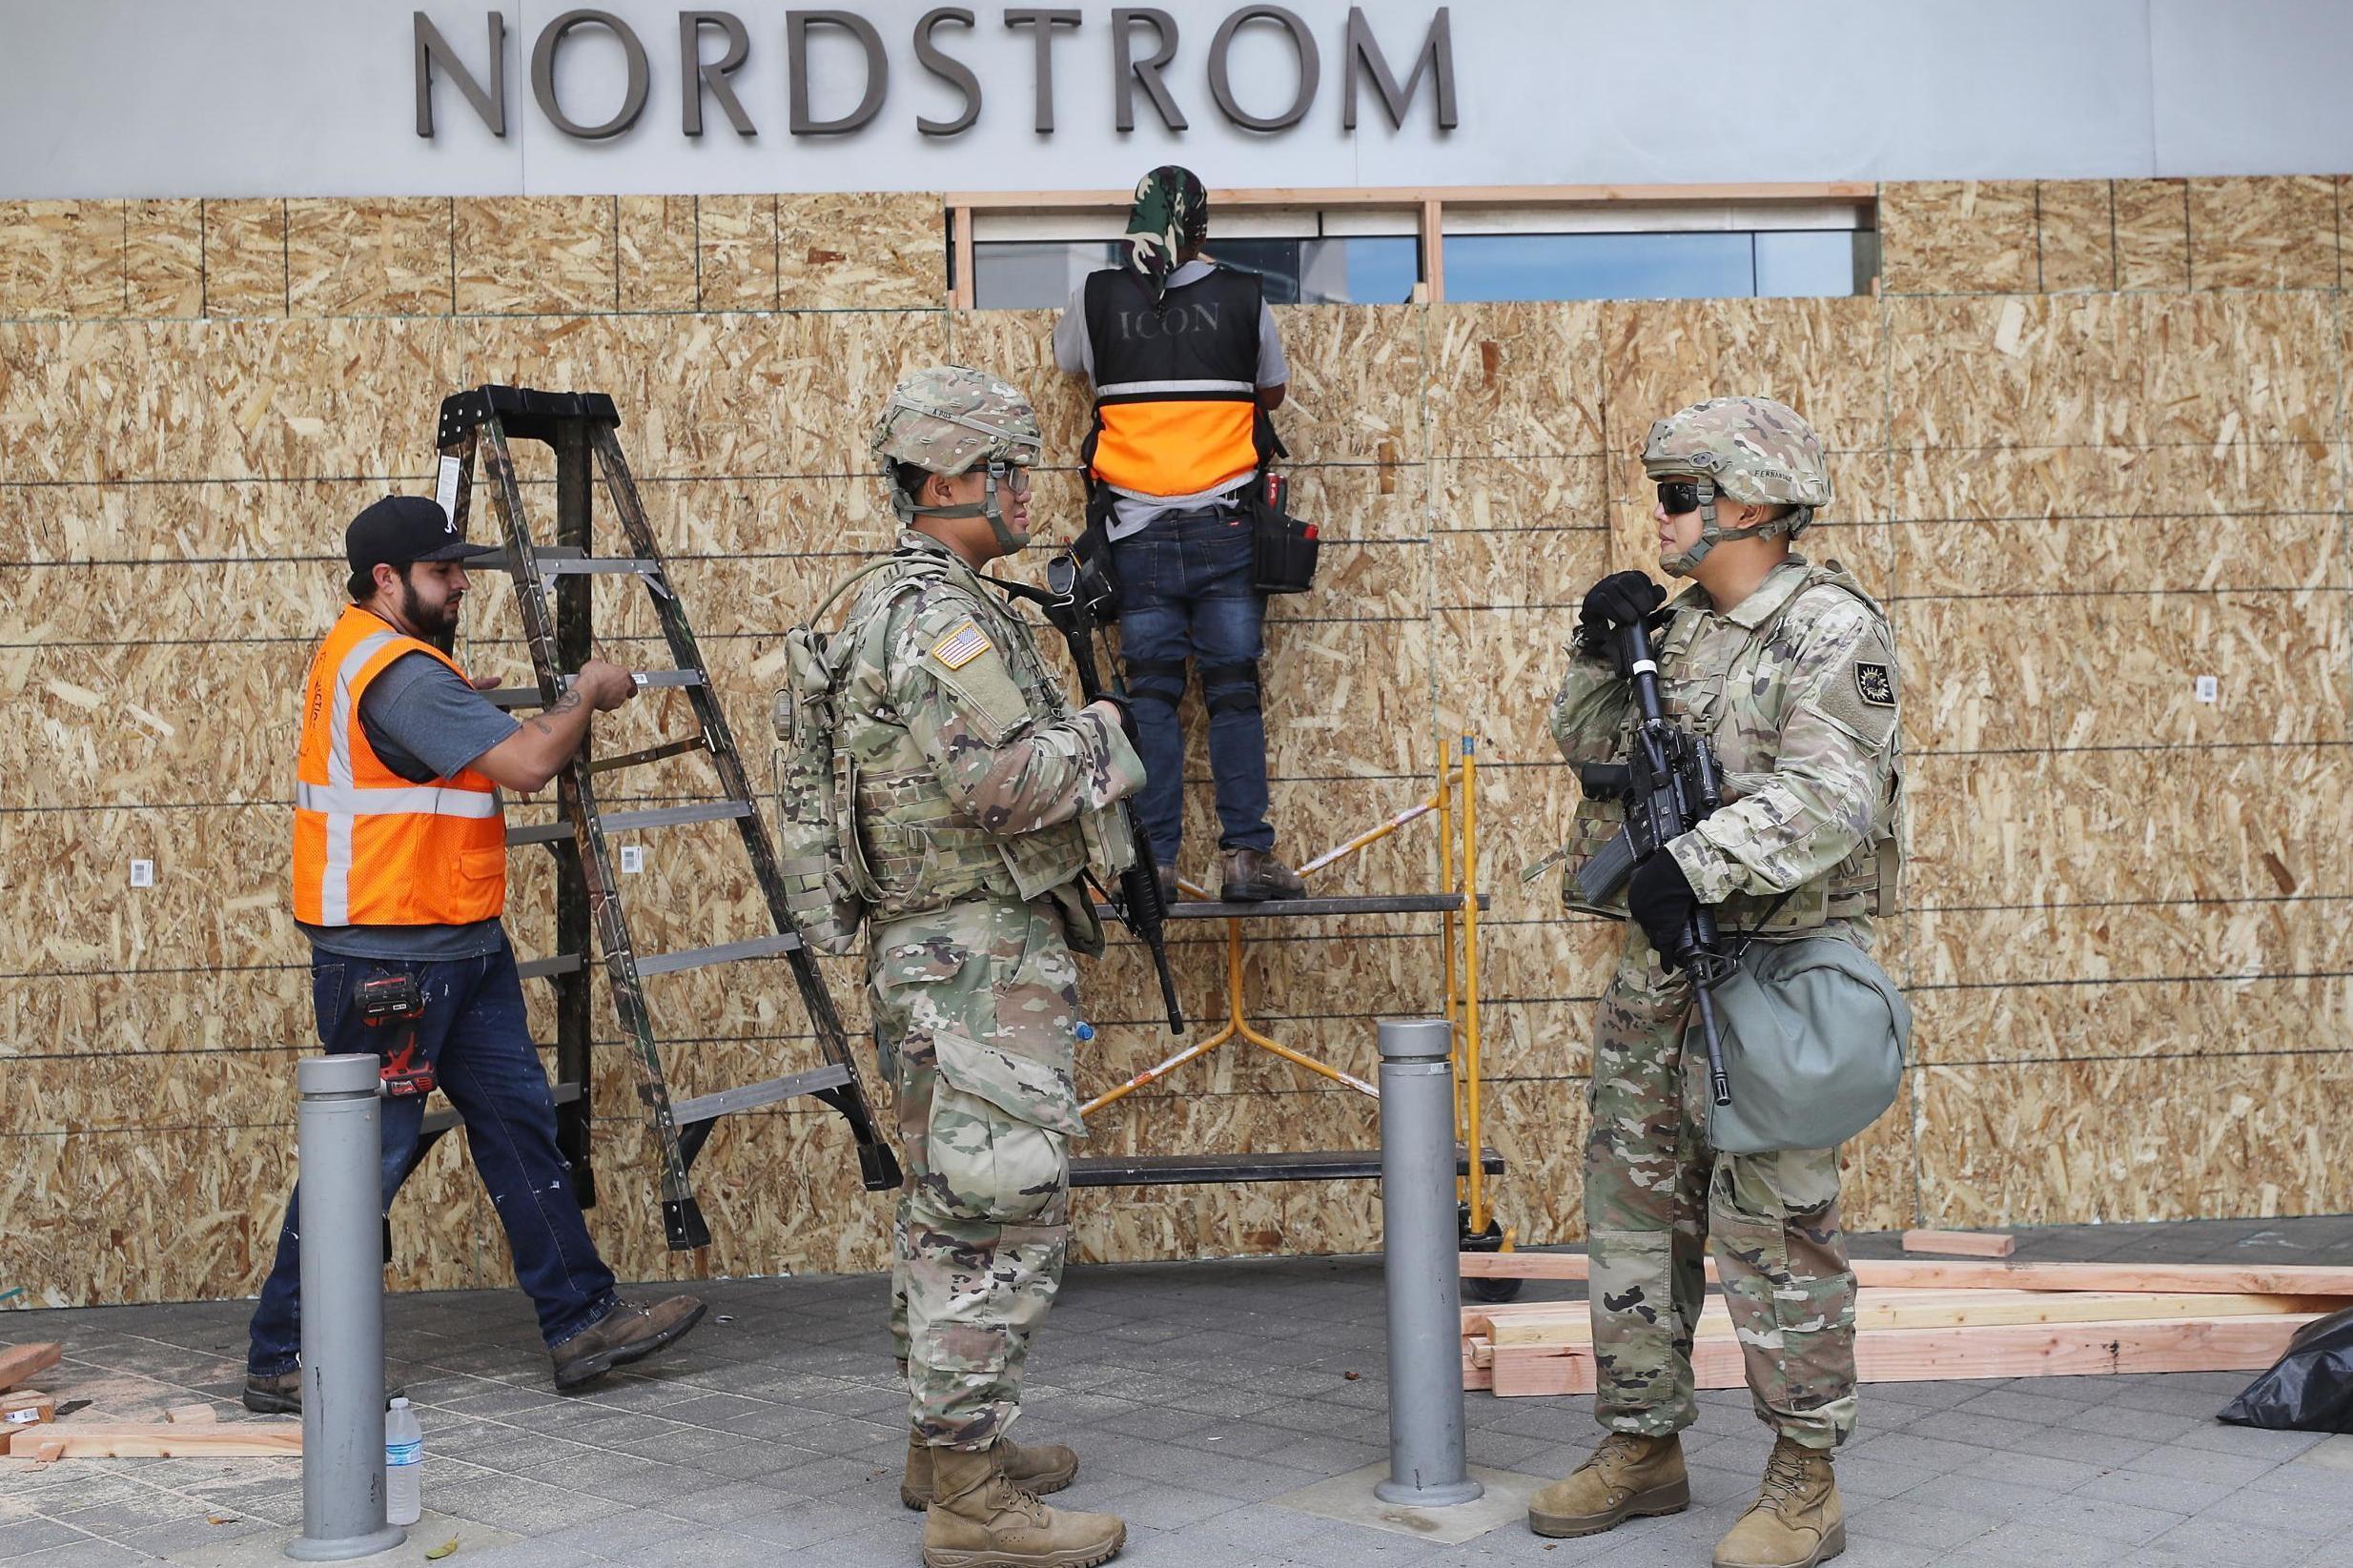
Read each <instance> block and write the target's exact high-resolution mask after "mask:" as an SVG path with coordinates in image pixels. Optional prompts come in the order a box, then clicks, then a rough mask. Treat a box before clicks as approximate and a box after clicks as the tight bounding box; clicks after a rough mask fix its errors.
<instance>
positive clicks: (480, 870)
mask: <svg viewBox="0 0 2353 1568" xmlns="http://www.w3.org/2000/svg"><path fill="white" fill-rule="evenodd" d="M411 653H426V654H431V655H432V656H433V657H434V658H436V659H438V660H440V662H442V663H444V664H447V665H448V666H449V667H450V668H451V669H453V670H457V672H458V674H459V675H460V677H461V678H462V677H463V676H464V674H465V672H464V671H463V670H460V669H458V662H457V661H456V660H454V659H452V658H450V657H449V656H448V655H447V654H445V653H443V652H441V650H440V649H439V648H436V647H434V646H433V645H432V644H431V643H429V642H422V641H418V640H417V639H416V638H413V637H409V636H406V635H404V634H403V633H401V632H399V631H396V630H394V629H393V628H392V627H391V626H390V625H388V624H386V623H385V622H384V621H382V620H381V619H380V618H379V617H378V616H376V615H374V614H372V613H370V612H369V611H367V610H363V609H361V608H360V607H359V606H358V605H357V604H354V605H351V606H349V607H348V608H346V609H345V610H344V611H343V615H342V618H341V619H340V620H338V621H336V623H335V629H334V630H332V631H330V632H329V633H328V634H327V640H326V641H324V642H322V643H320V644H319V647H318V652H317V656H316V657H314V658H313V659H312V660H311V673H310V677H309V679H308V680H307V681H305V682H304V683H303V691H302V750H301V755H300V757H299V759H298V760H297V763H296V764H295V830H294V912H295V918H296V919H297V920H298V921H301V922H303V923H304V924H305V925H309V926H467V925H471V924H473V923H474V922H476V921H478V920H490V919H493V918H495V917H497V916H498V915H499V914H500V913H501V912H502V911H503V910H504V909H505V908H506V819H505V816H504V815H503V813H502V812H501V809H500V805H499V794H498V786H497V785H496V784H492V783H491V782H490V780H489V779H488V778H487V777H485V776H484V775H482V774H481V773H478V772H476V771H475V770H474V769H472V768H470V767H469V768H467V769H465V770H464V771H463V772H461V773H460V774H459V775H458V776H457V777H456V778H454V779H435V780H433V781H432V782H431V783H429V784H417V783H414V782H412V781H410V780H408V779H404V778H402V777H401V776H400V775H399V774H398V773H395V772H394V771H393V770H392V769H390V768H388V767H386V766H385V765H384V764H383V761H382V759H380V758H379V757H378V756H377V755H376V752H375V749H374V748H373V747H371V746H370V745H369V744H368V737H367V731H366V729H365V728H364V727H363V726H362V725H361V724H360V723H359V699H360V696H361V694H362V693H364V692H365V691H366V690H367V689H368V682H371V681H373V680H375V679H376V678H377V677H378V676H379V675H380V674H382V673H383V672H384V670H385V669H386V668H387V667H389V666H390V665H391V663H392V662H393V661H394V660H396V659H399V658H400V657H401V656H402V655H403V654H411Z"/></svg>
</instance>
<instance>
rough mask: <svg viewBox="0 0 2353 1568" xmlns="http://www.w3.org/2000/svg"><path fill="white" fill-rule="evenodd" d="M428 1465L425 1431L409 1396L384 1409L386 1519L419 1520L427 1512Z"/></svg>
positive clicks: (394, 1520)
mask: <svg viewBox="0 0 2353 1568" xmlns="http://www.w3.org/2000/svg"><path fill="white" fill-rule="evenodd" d="M424 1468H425V1434H424V1429H423V1428H422V1427H419V1425H418V1424H417V1413H416V1412H415V1411H414V1410H411V1409H410V1408H409V1402H408V1401H407V1400H406V1399H395V1400H393V1401H392V1403H391V1404H390V1405H388V1406H386V1407H385V1410H384V1522H385V1523H386V1524H415V1523H416V1522H417V1519H418V1516H419V1515H420V1514H422V1513H423V1512H424V1498H423V1492H422V1488H421V1486H420V1484H419V1483H420V1481H421V1479H422V1476H423V1473H424Z"/></svg>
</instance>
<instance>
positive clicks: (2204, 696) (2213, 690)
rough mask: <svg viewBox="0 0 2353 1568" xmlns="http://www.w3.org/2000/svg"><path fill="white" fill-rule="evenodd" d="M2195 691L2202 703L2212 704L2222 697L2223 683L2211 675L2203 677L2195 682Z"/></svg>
mask: <svg viewBox="0 0 2353 1568" xmlns="http://www.w3.org/2000/svg"><path fill="white" fill-rule="evenodd" d="M2195 689H2196V691H2197V693H2198V700H2199V701H2200V702H2201V703H2211V702H2213V701H2214V700H2215V699H2216V698H2218V697H2220V696H2221V695H2222V682H2220V681H2217V680H2216V679H2215V678H2214V677H2213V676H2211V675H2201V676H2200V677H2199V678H2198V680H2197V682H2195Z"/></svg>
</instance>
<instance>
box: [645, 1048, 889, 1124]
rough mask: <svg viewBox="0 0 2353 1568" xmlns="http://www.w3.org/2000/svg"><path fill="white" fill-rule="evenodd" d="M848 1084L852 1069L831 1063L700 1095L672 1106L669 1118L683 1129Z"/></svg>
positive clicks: (837, 1063)
mask: <svg viewBox="0 0 2353 1568" xmlns="http://www.w3.org/2000/svg"><path fill="white" fill-rule="evenodd" d="M848 1082H849V1069H848V1068H846V1067H844V1066H843V1065H842V1064H841V1063H839V1062H829V1063H827V1064H826V1065H825V1066H824V1067H821V1068H811V1069H809V1070H808V1071H807V1072H792V1073H788V1074H786V1075H785V1076H784V1077H782V1078H770V1079H767V1080H766V1081H765V1082H762V1083H757V1084H746V1085H744V1086H742V1087H741V1088H739V1089H721V1090H720V1091H719V1092H718V1093H716V1094H698V1095H696V1096H695V1097H694V1098H693V1099H691V1100H679V1101H676V1102H674V1103H673V1104H672V1105H671V1106H670V1116H671V1118H672V1119H673V1120H675V1121H676V1122H677V1123H678V1125H679V1126H681V1127H691V1126H692V1125H693V1124H695V1123H696V1122H707V1121H713V1120H716V1119H717V1118H719V1117H721V1116H726V1115H728V1114H730V1113H732V1112H734V1111H738V1110H756V1109H757V1108H759V1107H761V1106H764V1105H774V1104H775V1103H776V1102H777V1101H779V1100H789V1099H792V1098H793V1097H795V1096H796V1095H802V1094H815V1093H817V1092H819V1091H820V1090H823V1089H839V1088H840V1087H841V1086H842V1085H844V1084H846V1083H848Z"/></svg>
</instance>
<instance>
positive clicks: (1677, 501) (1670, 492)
mask: <svg viewBox="0 0 2353 1568" xmlns="http://www.w3.org/2000/svg"><path fill="white" fill-rule="evenodd" d="M1659 507H1660V509H1661V510H1662V511H1664V512H1665V513H1666V514H1667V515H1668V517H1670V518H1679V517H1681V516H1683V515H1684V514H1685V513H1686V512H1696V511H1698V510H1699V481H1698V480H1697V479H1668V480H1667V481H1666V482H1665V483H1663V484H1661V485H1660V486H1659Z"/></svg>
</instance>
